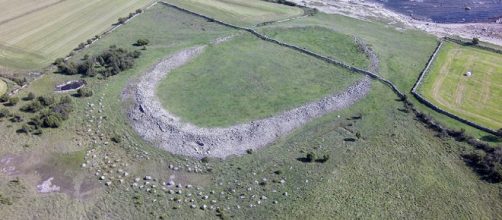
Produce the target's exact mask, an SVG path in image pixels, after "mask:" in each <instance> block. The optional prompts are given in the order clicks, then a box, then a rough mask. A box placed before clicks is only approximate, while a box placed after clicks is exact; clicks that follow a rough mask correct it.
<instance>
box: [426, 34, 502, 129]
mask: <svg viewBox="0 0 502 220" xmlns="http://www.w3.org/2000/svg"><path fill="white" fill-rule="evenodd" d="M434 62H435V63H434V66H433V68H432V69H431V71H430V73H429V74H428V75H427V77H426V80H425V81H424V85H423V86H422V89H421V92H422V93H423V94H424V95H425V96H426V97H427V98H428V99H429V100H430V101H432V102H433V103H434V104H436V105H438V106H439V107H441V108H444V109H445V110H448V111H450V112H452V113H454V114H456V115H458V116H460V117H463V118H465V119H468V120H471V121H474V122H476V123H479V124H481V125H485V126H487V127H489V128H492V129H499V128H502V99H500V97H502V55H500V54H497V53H493V52H489V51H485V50H482V49H478V48H473V47H467V46H461V45H459V44H455V43H451V42H448V43H445V45H444V47H443V48H442V51H440V53H439V54H438V57H437V58H436V60H435V61H434ZM469 72H470V74H469Z"/></svg>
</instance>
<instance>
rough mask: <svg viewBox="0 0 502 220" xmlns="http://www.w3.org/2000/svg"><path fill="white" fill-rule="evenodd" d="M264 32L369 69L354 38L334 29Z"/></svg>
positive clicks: (280, 29) (310, 28)
mask: <svg viewBox="0 0 502 220" xmlns="http://www.w3.org/2000/svg"><path fill="white" fill-rule="evenodd" d="M261 30H262V32H263V33H264V34H265V35H267V36H269V37H272V38H274V39H278V40H280V41H284V42H289V43H292V44H294V45H297V46H300V47H304V48H307V49H309V50H311V51H316V52H318V53H320V54H323V55H326V56H330V57H333V58H335V59H338V60H341V61H343V62H345V63H347V64H349V65H352V66H357V67H361V68H363V69H365V68H367V66H368V64H369V61H368V59H367V57H366V55H365V54H364V53H362V52H361V51H360V49H359V48H358V46H357V44H356V43H355V41H354V37H353V36H349V35H344V34H341V33H339V32H335V31H333V30H332V29H329V28H325V27H320V26H309V27H290V28H284V27H279V28H267V27H265V28H262V29H261Z"/></svg>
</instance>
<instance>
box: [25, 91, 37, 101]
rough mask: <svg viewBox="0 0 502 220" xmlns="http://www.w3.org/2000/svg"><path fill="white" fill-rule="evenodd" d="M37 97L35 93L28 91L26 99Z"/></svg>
mask: <svg viewBox="0 0 502 220" xmlns="http://www.w3.org/2000/svg"><path fill="white" fill-rule="evenodd" d="M35 97H36V96H35V94H34V93H33V92H30V93H28V95H27V96H26V98H25V99H26V100H28V101H30V100H33V99H35Z"/></svg>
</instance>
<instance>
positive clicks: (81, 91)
mask: <svg viewBox="0 0 502 220" xmlns="http://www.w3.org/2000/svg"><path fill="white" fill-rule="evenodd" d="M77 94H78V96H80V97H91V96H92V95H93V92H92V90H91V89H89V88H87V87H84V88H80V89H79V90H77Z"/></svg>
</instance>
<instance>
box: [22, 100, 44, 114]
mask: <svg viewBox="0 0 502 220" xmlns="http://www.w3.org/2000/svg"><path fill="white" fill-rule="evenodd" d="M43 108H44V106H43V105H42V103H40V101H38V100H35V101H33V102H31V103H29V104H26V105H25V106H23V107H21V111H24V112H38V111H40V110H42V109H43Z"/></svg>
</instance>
